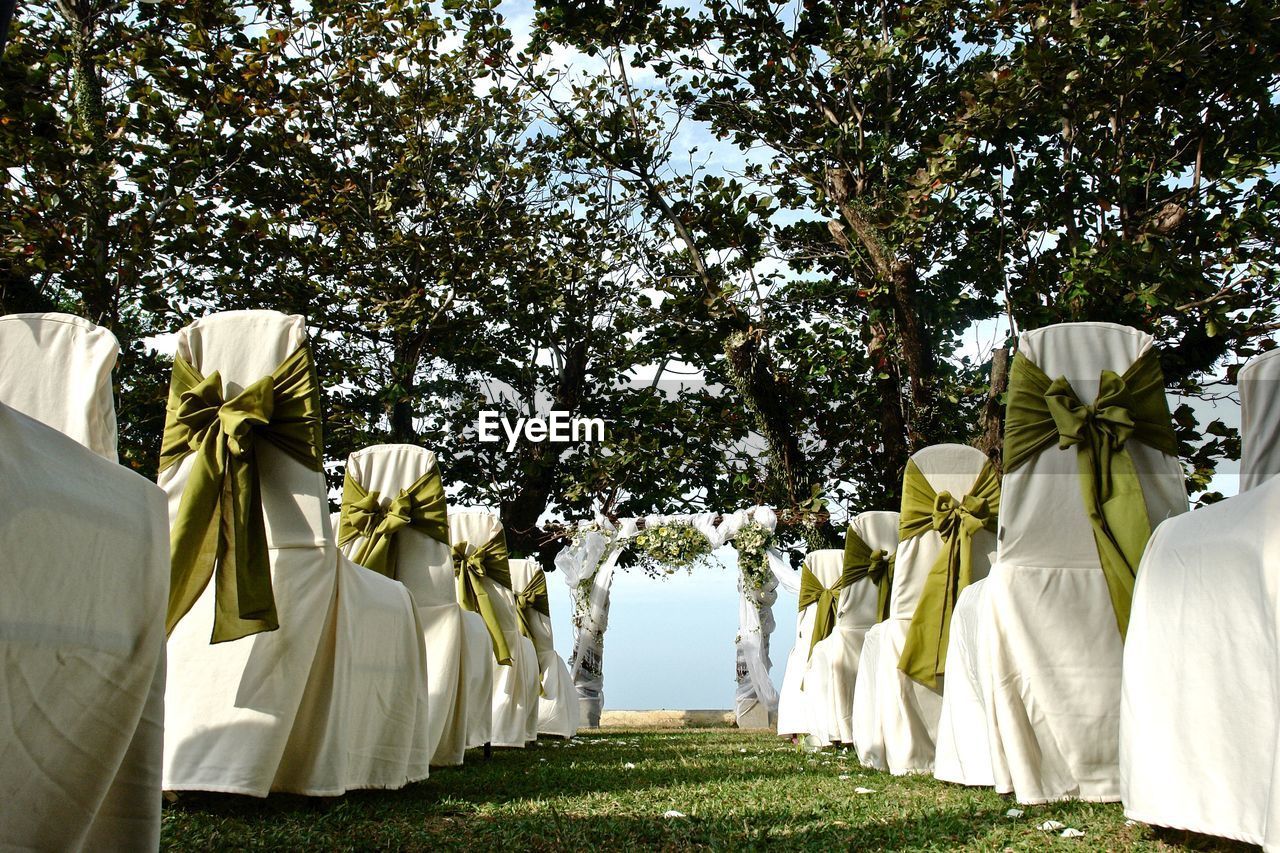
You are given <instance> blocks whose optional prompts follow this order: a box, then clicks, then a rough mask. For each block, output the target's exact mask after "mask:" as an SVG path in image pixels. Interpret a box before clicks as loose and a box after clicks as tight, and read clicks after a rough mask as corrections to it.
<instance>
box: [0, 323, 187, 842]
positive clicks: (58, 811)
mask: <svg viewBox="0 0 1280 853" xmlns="http://www.w3.org/2000/svg"><path fill="white" fill-rule="evenodd" d="M0 325H2V324H0ZM10 328H12V327H10ZM4 358H5V361H4V362H3V365H4V369H3V371H2V372H3V373H4V374H5V377H6V379H8V378H9V377H8V374H9V372H10V368H17V367H19V363H18V362H17V361H9V360H8V359H9V356H8V355H6V356H5V357H4ZM28 376H29V378H30V380H31V381H33V382H36V383H39V384H42V385H46V386H55V387H56V386H58V385H59V381H58V378H57V376H58V375H57V374H56V373H31V374H28ZM5 387H6V390H7V389H10V388H12V387H13V386H12V385H9V384H8V383H7V382H6V386H5ZM108 399H109V398H108ZM68 411H69V410H68ZM80 434H81V435H84V434H85V433H84V432H81V433H80ZM0 483H3V484H4V486H3V488H0V554H3V555H4V559H3V569H0V660H2V661H3V663H0V804H2V805H0V843H3V845H5V846H6V847H7V846H9V845H12V846H13V847H15V848H18V849H40V850H155V849H156V848H157V847H158V846H159V844H160V762H161V752H162V748H163V743H162V739H163V733H164V702H163V700H164V675H165V668H164V612H165V601H166V599H167V596H168V589H169V523H168V519H167V517H166V515H165V504H164V493H163V492H161V491H160V490H159V489H157V488H156V487H155V485H154V484H153V483H149V482H147V481H146V480H144V479H143V478H142V477H139V476H138V475H136V474H134V473H132V472H131V471H129V470H127V469H125V468H123V467H121V466H120V465H117V464H115V462H114V461H111V462H108V461H106V460H104V459H102V458H101V457H100V456H99V455H97V454H95V453H94V452H91V451H90V450H88V449H86V448H85V447H84V446H82V445H81V444H79V443H77V442H76V441H74V440H72V439H71V438H69V437H67V436H66V435H63V434H62V433H61V432H59V431H57V430H54V429H51V428H50V427H49V426H47V425H45V424H43V423H40V422H39V421H37V420H35V419H34V418H31V417H28V416H26V415H24V414H21V413H19V412H18V411H16V410H15V409H12V408H10V407H8V406H7V405H4V404H3V403H0Z"/></svg>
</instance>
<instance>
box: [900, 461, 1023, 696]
mask: <svg viewBox="0 0 1280 853" xmlns="http://www.w3.org/2000/svg"><path fill="white" fill-rule="evenodd" d="M999 512H1000V477H999V475H997V474H996V471H995V468H994V467H992V465H991V463H990V462H989V461H988V462H987V463H986V464H984V465H983V466H982V470H981V471H980V472H979V473H978V477H977V479H975V480H974V482H973V486H971V487H970V491H969V494H967V495H964V496H963V497H960V498H957V497H955V496H954V495H952V494H951V493H950V492H947V491H942V492H937V493H935V492H934V491H933V487H932V486H931V485H929V481H928V479H926V478H925V476H924V473H923V472H922V471H921V470H920V469H919V468H918V467H916V464H915V462H914V461H908V462H907V470H906V473H905V475H904V476H903V479H902V513H901V517H900V519H899V529H898V536H899V540H900V541H906V540H907V539H910V538H912V537H914V536H920V535H921V534H923V533H926V532H928V531H930V530H933V531H935V532H936V533H937V534H938V536H939V537H940V538H941V539H942V553H941V554H939V555H938V559H937V560H936V561H935V562H934V564H933V566H932V567H930V569H929V575H928V576H927V577H926V578H925V581H924V588H923V589H922V590H921V592H920V602H919V603H918V604H917V605H916V612H915V613H914V614H912V617H911V624H910V625H908V626H907V638H906V641H905V642H904V644H903V647H902V656H901V657H900V658H899V659H898V669H899V670H901V671H902V672H903V673H905V674H906V675H907V677H909V678H911V679H913V680H915V681H918V682H920V683H921V684H924V685H926V686H928V687H935V688H936V687H937V686H938V677H939V676H941V675H944V674H945V673H946V666H947V641H948V638H949V636H950V632H951V613H952V611H954V610H955V606H956V599H957V598H959V596H960V591H961V590H962V589H964V588H965V587H966V586H968V585H969V584H970V583H972V582H973V537H974V536H975V535H976V534H977V533H978V531H979V530H991V531H994V530H995V529H996V517H997V515H998V514H999Z"/></svg>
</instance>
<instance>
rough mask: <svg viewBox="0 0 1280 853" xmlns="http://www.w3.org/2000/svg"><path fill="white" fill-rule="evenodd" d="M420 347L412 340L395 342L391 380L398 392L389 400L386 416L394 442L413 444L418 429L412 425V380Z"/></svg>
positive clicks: (418, 358)
mask: <svg viewBox="0 0 1280 853" xmlns="http://www.w3.org/2000/svg"><path fill="white" fill-rule="evenodd" d="M421 352H422V348H421V346H420V345H415V344H414V343H413V342H400V343H396V345H395V348H394V355H393V357H392V358H393V361H392V365H391V381H392V383H393V384H394V385H395V386H396V387H397V388H399V389H400V394H399V395H398V396H397V397H396V399H395V400H393V401H391V405H390V406H389V407H388V411H387V418H388V420H389V421H390V424H391V441H392V443H395V444H415V443H417V440H418V431H417V429H415V428H414V426H413V391H414V380H415V378H416V377H417V373H418V363H419V361H420V360H421Z"/></svg>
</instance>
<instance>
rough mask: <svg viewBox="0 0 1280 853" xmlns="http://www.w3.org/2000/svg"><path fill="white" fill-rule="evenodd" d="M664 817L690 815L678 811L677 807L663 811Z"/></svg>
mask: <svg viewBox="0 0 1280 853" xmlns="http://www.w3.org/2000/svg"><path fill="white" fill-rule="evenodd" d="M662 816H663V817H688V815H687V814H685V813H684V812H678V811H676V810H675V809H667V810H666V811H665V812H663V813H662Z"/></svg>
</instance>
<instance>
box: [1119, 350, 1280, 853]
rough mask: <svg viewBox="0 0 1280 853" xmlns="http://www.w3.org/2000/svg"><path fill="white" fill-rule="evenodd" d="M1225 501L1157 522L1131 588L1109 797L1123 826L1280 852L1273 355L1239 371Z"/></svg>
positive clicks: (1276, 360) (1278, 482)
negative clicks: (1238, 478)
mask: <svg viewBox="0 0 1280 853" xmlns="http://www.w3.org/2000/svg"><path fill="white" fill-rule="evenodd" d="M1238 383H1239V389H1240V401H1241V406H1242V412H1241V414H1242V427H1241V433H1242V438H1243V441H1244V454H1243V458H1242V460H1241V472H1242V483H1243V484H1245V485H1247V486H1248V487H1249V488H1248V491H1244V492H1242V493H1241V494H1239V495H1238V496H1236V497H1233V498H1229V499H1227V500H1225V501H1222V502H1220V503H1217V504H1213V505H1211V506H1208V507H1205V508H1203V509H1197V510H1196V511H1195V512H1192V513H1190V514H1187V515H1183V516H1179V517H1177V518H1172V519H1170V520H1168V521H1166V522H1165V523H1164V524H1162V525H1160V527H1159V528H1157V530H1156V532H1155V534H1154V535H1153V536H1152V538H1151V541H1150V542H1149V543H1148V545H1147V550H1146V553H1145V555H1144V556H1143V560H1142V565H1141V568H1140V570H1139V572H1138V579H1137V584H1136V587H1135V589H1134V597H1133V610H1132V614H1131V618H1130V622H1129V633H1128V637H1127V639H1126V642H1125V649H1124V680H1123V687H1122V698H1121V703H1120V793H1121V797H1122V799H1123V800H1124V805H1125V814H1126V815H1128V816H1129V817H1130V818H1133V819H1134V820H1140V821H1143V822H1145V823H1153V824H1158V825H1162V826H1170V827H1176V828H1178V829H1185V830H1191V831H1193V832H1202V833H1207V834H1210V835H1219V836H1223V837H1226V838H1234V839H1237V840H1239V841H1244V842H1247V843H1250V844H1261V845H1263V847H1264V848H1265V849H1266V850H1268V851H1277V850H1280V760H1277V759H1278V758H1280V738H1278V737H1277V724H1276V721H1277V719H1280V668H1278V667H1277V661H1280V642H1278V641H1277V629H1278V628H1280V608H1277V602H1280V573H1278V572H1277V571H1276V567H1277V566H1280V536H1278V535H1277V533H1276V530H1277V527H1276V519H1278V518H1280V477H1277V476H1276V474H1277V473H1280V442H1277V440H1276V439H1277V438H1278V437H1280V394H1278V393H1276V392H1277V389H1278V388H1280V384H1278V383H1280V350H1273V351H1272V352H1270V353H1267V354H1266V355H1263V356H1259V357H1257V358H1255V359H1254V360H1253V361H1251V362H1249V364H1247V365H1246V366H1245V367H1244V368H1243V369H1242V370H1241V371H1240V373H1239V376H1238Z"/></svg>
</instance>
